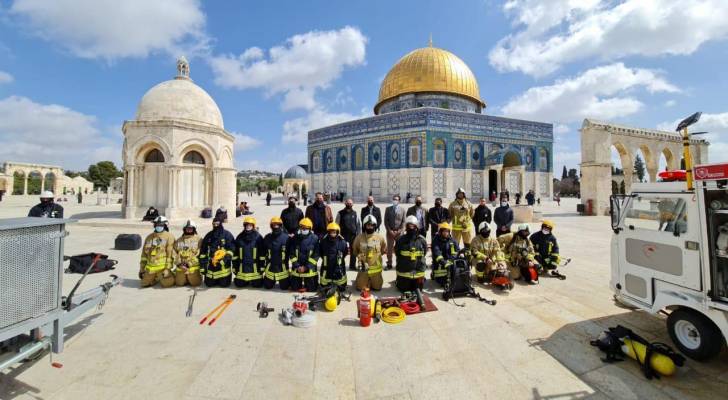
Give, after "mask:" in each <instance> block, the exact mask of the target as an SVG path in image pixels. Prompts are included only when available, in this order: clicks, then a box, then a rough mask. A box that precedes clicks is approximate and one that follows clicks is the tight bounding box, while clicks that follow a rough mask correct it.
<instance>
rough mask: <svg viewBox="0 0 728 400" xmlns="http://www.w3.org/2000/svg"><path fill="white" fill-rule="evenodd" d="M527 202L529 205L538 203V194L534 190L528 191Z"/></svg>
mask: <svg viewBox="0 0 728 400" xmlns="http://www.w3.org/2000/svg"><path fill="white" fill-rule="evenodd" d="M526 204H528V205H529V206H533V205H534V204H536V195H535V194H534V193H533V190H529V191H528V193H526Z"/></svg>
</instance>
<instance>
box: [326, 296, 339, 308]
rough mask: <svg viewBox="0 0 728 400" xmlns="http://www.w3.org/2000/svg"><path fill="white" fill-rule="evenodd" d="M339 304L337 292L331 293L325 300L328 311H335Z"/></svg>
mask: <svg viewBox="0 0 728 400" xmlns="http://www.w3.org/2000/svg"><path fill="white" fill-rule="evenodd" d="M338 306H339V299H337V298H336V293H334V294H333V295H331V297H329V298H328V299H326V301H325V302H324V308H325V309H326V311H334V310H336V307H338Z"/></svg>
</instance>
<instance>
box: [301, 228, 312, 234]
mask: <svg viewBox="0 0 728 400" xmlns="http://www.w3.org/2000/svg"><path fill="white" fill-rule="evenodd" d="M309 233H311V231H310V230H308V229H301V235H303V236H307V235H308V234H309Z"/></svg>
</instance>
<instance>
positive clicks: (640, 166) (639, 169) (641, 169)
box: [633, 154, 645, 182]
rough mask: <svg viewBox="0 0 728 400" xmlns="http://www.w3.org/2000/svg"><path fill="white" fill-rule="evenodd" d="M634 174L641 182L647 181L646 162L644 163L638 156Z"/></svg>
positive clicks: (635, 160) (635, 161)
mask: <svg viewBox="0 0 728 400" xmlns="http://www.w3.org/2000/svg"><path fill="white" fill-rule="evenodd" d="M633 173H634V174H635V175H636V176H637V179H639V181H640V182H644V179H645V162H644V161H642V157H640V155H639V154H637V157H635V159H634V171H633Z"/></svg>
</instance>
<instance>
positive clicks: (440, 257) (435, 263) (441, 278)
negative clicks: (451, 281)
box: [432, 222, 460, 286]
mask: <svg viewBox="0 0 728 400" xmlns="http://www.w3.org/2000/svg"><path fill="white" fill-rule="evenodd" d="M437 228H438V229H437V235H435V236H434V237H433V238H432V279H434V280H435V282H437V283H439V284H440V285H443V286H444V285H445V284H446V283H447V276H448V271H449V270H450V266H451V265H452V261H453V260H454V259H455V257H456V256H457V255H458V251H460V248H459V246H458V244H457V243H456V242H455V240H453V238H452V237H451V236H450V231H451V230H452V227H451V226H450V224H449V223H447V222H443V223H441V224H439V225H438V226H437Z"/></svg>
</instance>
